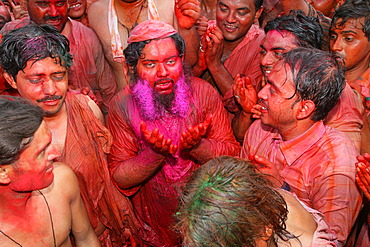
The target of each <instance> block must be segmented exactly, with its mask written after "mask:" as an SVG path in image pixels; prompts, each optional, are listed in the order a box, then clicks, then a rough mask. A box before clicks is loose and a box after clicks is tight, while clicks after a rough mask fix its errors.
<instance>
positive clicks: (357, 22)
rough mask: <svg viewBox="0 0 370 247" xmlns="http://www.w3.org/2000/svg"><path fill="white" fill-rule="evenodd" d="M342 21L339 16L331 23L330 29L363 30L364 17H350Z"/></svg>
mask: <svg viewBox="0 0 370 247" xmlns="http://www.w3.org/2000/svg"><path fill="white" fill-rule="evenodd" d="M342 22H343V19H342V18H339V19H338V20H336V22H335V23H333V25H332V26H331V28H330V29H331V30H332V31H333V30H335V29H339V30H343V29H349V30H351V29H352V30H354V31H356V32H358V31H361V32H363V28H364V24H365V17H362V18H358V19H354V18H350V19H348V20H346V21H345V22H344V23H342Z"/></svg>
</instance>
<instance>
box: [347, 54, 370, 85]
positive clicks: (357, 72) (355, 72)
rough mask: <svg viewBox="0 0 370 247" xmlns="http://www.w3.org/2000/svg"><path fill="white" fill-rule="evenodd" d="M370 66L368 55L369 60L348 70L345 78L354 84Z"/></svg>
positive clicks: (369, 58)
mask: <svg viewBox="0 0 370 247" xmlns="http://www.w3.org/2000/svg"><path fill="white" fill-rule="evenodd" d="M369 66H370V54H369V55H368V59H366V60H365V61H363V62H361V63H359V64H358V65H357V66H356V67H354V68H352V69H349V70H346V72H345V78H346V80H347V81H349V82H352V81H354V80H356V79H357V78H359V77H360V76H361V75H362V74H363V73H365V72H366V70H368V69H369Z"/></svg>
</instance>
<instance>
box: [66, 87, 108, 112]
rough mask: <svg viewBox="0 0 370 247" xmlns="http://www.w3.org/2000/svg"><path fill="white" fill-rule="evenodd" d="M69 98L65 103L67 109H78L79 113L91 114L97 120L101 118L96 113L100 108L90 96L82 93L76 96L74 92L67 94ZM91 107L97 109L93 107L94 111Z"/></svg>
mask: <svg viewBox="0 0 370 247" xmlns="http://www.w3.org/2000/svg"><path fill="white" fill-rule="evenodd" d="M67 98H68V99H67V100H66V101H65V104H66V107H67V109H68V108H74V109H78V111H82V112H90V113H92V114H93V115H94V116H95V117H97V118H99V117H100V116H98V115H97V113H96V112H95V108H98V109H99V107H98V106H97V105H96V103H95V102H94V101H93V100H92V99H91V98H90V97H89V96H87V95H84V94H81V93H77V94H76V93H72V92H67ZM91 105H95V106H96V107H93V108H94V109H92V107H91ZM100 113H101V112H100Z"/></svg>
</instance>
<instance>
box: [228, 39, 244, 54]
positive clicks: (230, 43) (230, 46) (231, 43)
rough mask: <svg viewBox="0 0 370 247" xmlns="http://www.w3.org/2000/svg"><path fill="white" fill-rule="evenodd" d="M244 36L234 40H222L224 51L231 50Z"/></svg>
mask: <svg viewBox="0 0 370 247" xmlns="http://www.w3.org/2000/svg"><path fill="white" fill-rule="evenodd" d="M244 38H245V36H243V37H241V38H240V39H237V40H234V41H227V40H224V51H231V52H232V51H233V50H234V49H235V48H236V47H237V46H238V45H239V44H240V42H242V41H243V39H244Z"/></svg>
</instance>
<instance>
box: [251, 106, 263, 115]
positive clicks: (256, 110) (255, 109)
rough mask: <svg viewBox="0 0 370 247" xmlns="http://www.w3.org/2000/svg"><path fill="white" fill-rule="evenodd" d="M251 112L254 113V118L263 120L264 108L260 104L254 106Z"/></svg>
mask: <svg viewBox="0 0 370 247" xmlns="http://www.w3.org/2000/svg"><path fill="white" fill-rule="evenodd" d="M251 112H252V113H253V115H252V117H253V118H261V114H262V106H261V105H258V104H257V105H254V106H253V108H252V109H251Z"/></svg>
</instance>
